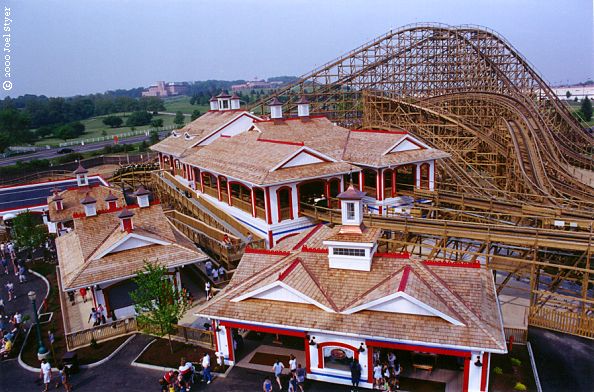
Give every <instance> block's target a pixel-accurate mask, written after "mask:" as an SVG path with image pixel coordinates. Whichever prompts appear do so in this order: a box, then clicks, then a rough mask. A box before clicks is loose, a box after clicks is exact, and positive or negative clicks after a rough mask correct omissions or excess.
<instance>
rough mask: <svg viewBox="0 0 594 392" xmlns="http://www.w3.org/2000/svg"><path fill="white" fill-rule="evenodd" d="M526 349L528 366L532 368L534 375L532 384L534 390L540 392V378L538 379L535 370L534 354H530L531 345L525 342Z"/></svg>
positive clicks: (536, 370)
mask: <svg viewBox="0 0 594 392" xmlns="http://www.w3.org/2000/svg"><path fill="white" fill-rule="evenodd" d="M526 346H527V347H528V356H529V357H530V365H531V366H532V372H533V373H534V383H535V384H536V390H537V391H538V392H542V386H541V385H540V378H538V369H537V368H536V362H535V361H534V353H533V352H532V345H530V342H526Z"/></svg>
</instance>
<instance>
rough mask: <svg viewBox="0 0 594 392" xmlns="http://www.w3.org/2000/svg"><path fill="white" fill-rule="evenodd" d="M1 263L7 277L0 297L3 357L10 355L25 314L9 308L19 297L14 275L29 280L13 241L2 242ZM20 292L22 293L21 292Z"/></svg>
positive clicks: (2, 271)
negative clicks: (10, 303) (18, 258)
mask: <svg viewBox="0 0 594 392" xmlns="http://www.w3.org/2000/svg"><path fill="white" fill-rule="evenodd" d="M0 264H1V266H2V269H1V270H0V273H1V274H3V275H5V277H6V283H5V284H4V292H5V295H3V296H1V297H0V359H2V358H6V357H8V355H10V353H11V351H12V348H13V346H14V343H15V340H16V337H17V335H18V333H19V331H20V330H21V328H22V326H21V324H22V322H23V316H22V314H21V313H20V312H19V311H18V310H14V312H12V311H9V309H8V308H9V307H10V306H9V305H8V302H12V301H14V300H15V298H16V297H17V289H16V288H15V283H16V282H14V281H13V279H14V278H13V276H15V277H18V278H17V279H16V281H18V283H20V284H22V283H25V282H27V272H26V269H25V266H24V265H23V263H22V262H20V261H19V260H17V254H16V250H15V245H14V243H12V242H3V243H0ZM13 274H14V275H13ZM18 294H19V295H21V293H18ZM5 300H6V303H5Z"/></svg>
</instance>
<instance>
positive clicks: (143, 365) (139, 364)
mask: <svg viewBox="0 0 594 392" xmlns="http://www.w3.org/2000/svg"><path fill="white" fill-rule="evenodd" d="M156 341H157V339H156V338H155V339H153V340H151V341H150V342H149V344H147V345H146V347H145V348H143V349H142V351H141V352H140V354H138V355H137V356H136V358H134V359H133V360H132V362H130V365H132V366H136V367H139V368H144V369H150V370H159V371H161V372H163V373H165V372H168V371H170V370H173V371H176V370H177V369H174V368H169V367H166V366H157V365H150V364H148V363H142V362H136V361H138V358H140V357H141V356H142V354H144V352H145V351H146V350H148V348H149V347H150V345H151V344H153V343H155V342H156ZM231 369H233V366H229V367H228V368H227V370H226V371H225V373H216V372H211V374H213V375H215V376H216V377H220V378H225V377H227V374H229V372H230V371H231ZM214 378H215V377H213V380H214Z"/></svg>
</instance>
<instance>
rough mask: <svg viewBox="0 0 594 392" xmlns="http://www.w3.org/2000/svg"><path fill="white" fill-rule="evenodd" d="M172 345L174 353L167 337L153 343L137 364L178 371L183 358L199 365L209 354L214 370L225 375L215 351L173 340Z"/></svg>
mask: <svg viewBox="0 0 594 392" xmlns="http://www.w3.org/2000/svg"><path fill="white" fill-rule="evenodd" d="M171 343H172V346H173V353H172V352H171V348H170V347H169V340H167V337H165V338H159V339H157V341H156V342H154V343H152V344H151V345H150V346H149V348H148V349H147V350H145V351H144V352H143V353H142V355H141V356H140V358H138V360H137V362H141V363H148V364H150V365H156V366H163V367H170V368H174V369H177V367H178V366H179V363H180V359H181V358H182V357H184V358H186V360H188V361H190V362H198V363H199V362H200V360H201V359H202V356H203V354H204V353H205V352H207V353H208V355H210V364H211V366H212V370H213V371H215V372H218V373H223V372H224V371H225V370H224V369H219V368H218V365H217V361H216V357H215V355H214V351H213V350H211V349H207V348H204V347H202V346H193V345H191V344H186V343H182V342H178V341H175V340H172V341H171Z"/></svg>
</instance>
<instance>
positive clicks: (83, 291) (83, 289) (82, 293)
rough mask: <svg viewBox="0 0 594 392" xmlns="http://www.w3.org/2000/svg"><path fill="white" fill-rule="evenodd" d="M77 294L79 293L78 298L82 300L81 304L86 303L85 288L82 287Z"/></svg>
mask: <svg viewBox="0 0 594 392" xmlns="http://www.w3.org/2000/svg"><path fill="white" fill-rule="evenodd" d="M79 292H80V296H81V297H82V299H83V302H84V303H87V289H86V288H85V287H82V288H81V289H80V290H79Z"/></svg>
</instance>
